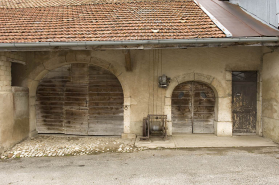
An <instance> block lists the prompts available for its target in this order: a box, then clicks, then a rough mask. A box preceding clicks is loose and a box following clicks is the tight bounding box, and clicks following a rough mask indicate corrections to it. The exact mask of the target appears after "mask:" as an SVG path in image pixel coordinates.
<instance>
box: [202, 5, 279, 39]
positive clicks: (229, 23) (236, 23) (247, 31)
mask: <svg viewBox="0 0 279 185" xmlns="http://www.w3.org/2000/svg"><path fill="white" fill-rule="evenodd" d="M197 1H198V2H199V3H201V4H202V5H203V7H205V8H206V9H207V10H208V11H209V12H210V13H211V14H212V15H213V16H214V17H215V18H216V19H217V20H218V21H219V22H220V23H221V24H222V25H223V26H224V27H226V28H227V29H228V30H229V31H230V32H231V33H232V35H233V37H259V36H279V31H277V30H275V29H272V28H271V27H269V26H267V25H266V24H264V23H262V22H261V21H259V20H256V19H255V18H253V17H252V16H250V15H248V14H247V13H246V12H245V11H243V10H242V9H241V8H240V7H239V6H238V5H234V4H231V3H229V2H228V1H218V0H211V1H208V0H197ZM240 1H241V0H240ZM262 1H264V0H262ZM253 2H254V1H253ZM255 2H257V0H256V1H255ZM247 6H248V5H247ZM259 7H260V6H259ZM259 7H257V8H259ZM260 8H261V7H260ZM256 11H258V9H256ZM261 14H262V16H263V17H264V16H265V13H264V12H262V13H261ZM265 19H267V18H265ZM272 21H274V20H272Z"/></svg>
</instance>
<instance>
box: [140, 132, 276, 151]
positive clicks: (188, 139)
mask: <svg viewBox="0 0 279 185" xmlns="http://www.w3.org/2000/svg"><path fill="white" fill-rule="evenodd" d="M135 146H136V147H146V148H158V147H162V148H200V147H260V146H278V145H277V144H276V143H274V142H273V141H272V140H270V139H268V138H263V137H259V136H256V135H249V136H233V137H217V136H216V135H214V134H184V135H173V136H172V137H168V138H167V139H165V140H164V139H162V138H158V137H151V138H150V140H148V141H142V140H140V137H137V139H136V142H135Z"/></svg>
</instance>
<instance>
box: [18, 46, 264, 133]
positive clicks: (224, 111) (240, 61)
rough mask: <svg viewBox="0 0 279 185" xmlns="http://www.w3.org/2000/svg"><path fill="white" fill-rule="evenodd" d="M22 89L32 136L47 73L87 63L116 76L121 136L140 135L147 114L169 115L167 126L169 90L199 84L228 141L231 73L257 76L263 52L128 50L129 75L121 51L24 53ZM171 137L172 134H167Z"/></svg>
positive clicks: (234, 49)
mask: <svg viewBox="0 0 279 185" xmlns="http://www.w3.org/2000/svg"><path fill="white" fill-rule="evenodd" d="M26 56H27V65H26V66H25V70H24V71H23V73H22V75H23V76H24V78H23V79H24V80H23V81H22V82H21V85H23V86H26V87H29V90H30V99H29V105H30V131H35V130H36V119H35V116H36V115H35V100H36V88H37V85H38V83H39V80H40V79H41V78H42V77H43V76H44V75H45V74H46V73H47V72H48V71H49V70H51V69H54V68H57V67H59V66H62V65H65V64H67V63H76V62H83V63H84V62H85V63H91V64H95V65H98V66H101V67H104V68H106V69H108V70H110V71H111V72H112V73H114V74H115V75H116V76H117V77H118V79H119V81H120V83H121V85H122V87H123V91H124V104H125V112H124V132H125V133H134V134H141V132H142V129H141V126H142V118H143V117H145V116H147V114H153V113H156V114H162V113H163V114H167V115H168V119H169V122H168V124H169V125H170V126H171V116H170V114H171V111H170V98H171V93H172V89H173V88H175V86H176V85H177V84H179V83H181V82H184V81H191V80H196V81H201V82H204V83H207V84H209V85H210V86H211V87H212V88H213V90H214V91H215V92H216V96H217V98H218V99H217V105H216V118H215V121H216V125H215V129H216V133H217V134H218V135H220V136H221V135H226V136H228V135H231V130H232V120H231V119H232V118H231V84H232V83H231V71H245V70H260V68H261V57H262V48H261V47H229V48H189V49H165V50H132V51H131V59H132V69H133V71H132V72H127V71H126V70H125V56H124V54H123V51H121V50H109V51H108V50H107V51H60V52H28V53H26ZM162 74H166V75H167V76H169V77H171V78H172V80H171V83H170V87H169V88H168V89H161V88H158V80H157V79H158V76H160V75H162ZM169 132H171V130H169Z"/></svg>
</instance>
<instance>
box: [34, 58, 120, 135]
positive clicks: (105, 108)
mask: <svg viewBox="0 0 279 185" xmlns="http://www.w3.org/2000/svg"><path fill="white" fill-rule="evenodd" d="M36 96H37V99H36V122H37V131H38V133H64V134H77V135H121V134H122V133H123V103H124V96H123V90H122V87H121V84H120V82H119V81H118V79H117V77H116V76H115V75H113V74H112V73H111V72H110V71H108V70H105V69H103V68H101V67H98V66H95V65H90V64H85V63H73V64H68V65H65V66H62V67H59V68H57V69H54V70H51V71H50V72H49V73H47V74H46V75H45V76H44V78H42V79H41V80H40V83H39V85H38V88H37V92H36Z"/></svg>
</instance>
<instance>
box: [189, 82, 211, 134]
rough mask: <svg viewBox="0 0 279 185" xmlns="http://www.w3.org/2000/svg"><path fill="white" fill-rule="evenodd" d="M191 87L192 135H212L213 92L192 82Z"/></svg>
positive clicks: (203, 85) (205, 86) (202, 85)
mask: <svg viewBox="0 0 279 185" xmlns="http://www.w3.org/2000/svg"><path fill="white" fill-rule="evenodd" d="M192 85H193V88H192V89H193V93H192V96H193V117H192V124H193V133H207V134H209V133H214V116H215V114H214V112H215V111H214V108H215V94H214V91H213V90H212V89H211V87H209V86H208V85H206V84H203V83H199V82H192Z"/></svg>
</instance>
